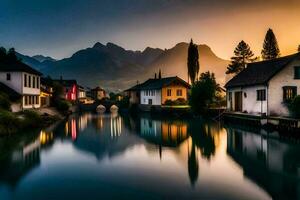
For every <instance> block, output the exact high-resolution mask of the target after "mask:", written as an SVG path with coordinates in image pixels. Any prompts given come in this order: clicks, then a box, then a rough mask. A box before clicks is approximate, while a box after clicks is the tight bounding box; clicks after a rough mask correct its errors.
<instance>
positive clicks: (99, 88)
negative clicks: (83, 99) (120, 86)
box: [91, 86, 105, 91]
mask: <svg viewBox="0 0 300 200" xmlns="http://www.w3.org/2000/svg"><path fill="white" fill-rule="evenodd" d="M91 90H92V91H96V90H100V91H105V90H104V89H103V88H101V87H99V86H98V87H95V88H93V89H91Z"/></svg>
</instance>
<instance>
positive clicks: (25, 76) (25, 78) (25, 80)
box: [24, 74, 27, 87]
mask: <svg viewBox="0 0 300 200" xmlns="http://www.w3.org/2000/svg"><path fill="white" fill-rule="evenodd" d="M24 87H27V74H24Z"/></svg>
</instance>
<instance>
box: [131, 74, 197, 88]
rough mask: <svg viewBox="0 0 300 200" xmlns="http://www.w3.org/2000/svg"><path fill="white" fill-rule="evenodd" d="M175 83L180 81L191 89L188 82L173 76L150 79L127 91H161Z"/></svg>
mask: <svg viewBox="0 0 300 200" xmlns="http://www.w3.org/2000/svg"><path fill="white" fill-rule="evenodd" d="M174 81H178V82H180V83H182V84H183V85H185V86H186V87H187V88H190V87H191V86H190V85H189V84H188V83H187V82H185V81H184V80H182V79H181V78H179V77H177V76H173V77H167V78H161V79H148V80H147V81H145V82H144V83H141V84H138V85H135V86H133V87H131V88H129V89H127V90H126V91H134V90H154V89H161V88H163V87H165V86H168V85H170V84H171V83H173V82H174Z"/></svg>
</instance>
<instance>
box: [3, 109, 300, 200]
mask: <svg viewBox="0 0 300 200" xmlns="http://www.w3.org/2000/svg"><path fill="white" fill-rule="evenodd" d="M260 133H264V135H266V133H265V132H264V131H263V130H256V131H254V130H251V129H249V128H237V127H227V126H226V127H223V126H222V125H221V124H219V123H217V122H209V123H208V122H203V121H201V120H170V119H159V118H155V117H149V116H143V117H128V116H120V115H111V114H108V115H96V114H91V113H86V114H82V115H80V116H73V117H71V118H70V119H69V120H68V121H67V122H63V123H61V124H59V125H58V126H57V127H56V128H54V129H51V128H50V129H46V130H42V131H40V132H33V133H26V134H25V133H24V134H22V135H18V136H11V137H2V138H0V158H1V159H0V199H1V200H2V199H4V200H5V199H82V198H86V199H120V198H122V199H272V198H274V199H284V198H285V199H299V198H300V187H299V185H298V184H299V168H300V156H299V153H300V145H299V144H297V143H296V142H287V141H280V140H278V139H274V138H272V137H269V136H268V137H267V136H262V135H261V134H260Z"/></svg>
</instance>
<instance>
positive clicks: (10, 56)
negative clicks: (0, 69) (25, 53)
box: [7, 48, 18, 62]
mask: <svg viewBox="0 0 300 200" xmlns="http://www.w3.org/2000/svg"><path fill="white" fill-rule="evenodd" d="M7 60H8V61H13V62H14V61H17V60H18V58H17V55H16V51H15V49H14V48H10V49H9V50H8V52H7Z"/></svg>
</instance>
